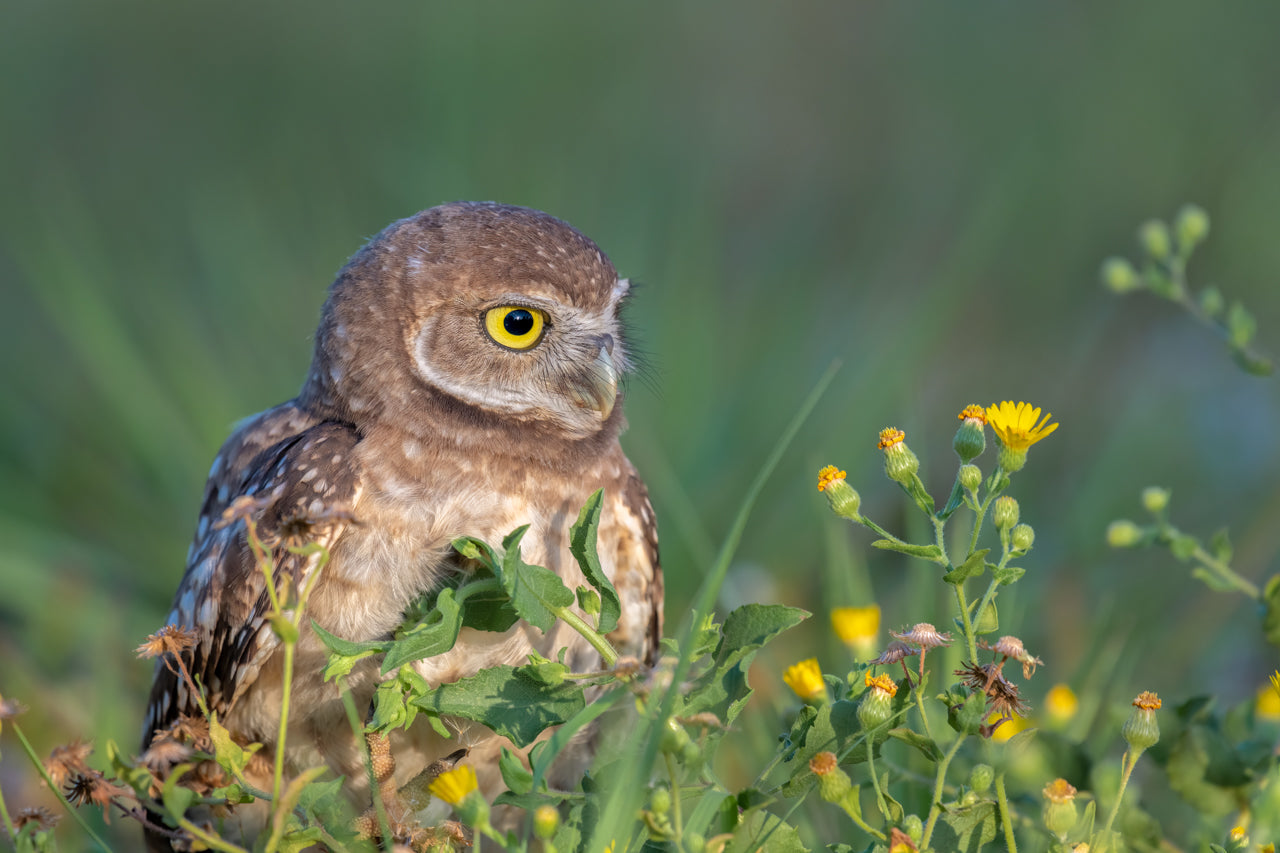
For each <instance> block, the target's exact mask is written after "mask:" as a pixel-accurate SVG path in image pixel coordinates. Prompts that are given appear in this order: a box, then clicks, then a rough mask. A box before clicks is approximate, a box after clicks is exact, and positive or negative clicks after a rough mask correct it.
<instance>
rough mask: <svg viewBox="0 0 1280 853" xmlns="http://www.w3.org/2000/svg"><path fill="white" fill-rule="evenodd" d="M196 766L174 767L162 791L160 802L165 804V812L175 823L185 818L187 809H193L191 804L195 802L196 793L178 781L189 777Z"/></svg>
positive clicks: (180, 765)
mask: <svg viewBox="0 0 1280 853" xmlns="http://www.w3.org/2000/svg"><path fill="white" fill-rule="evenodd" d="M194 766H195V765H193V764H190V763H187V764H179V765H177V766H176V767H174V768H173V769H172V770H170V771H169V776H168V778H166V779H165V780H164V786H163V787H162V788H161V789H160V802H161V803H163V804H164V810H165V812H166V813H167V814H168V815H169V816H170V817H171V818H173V819H174V820H175V821H177V820H178V819H179V818H182V817H183V816H185V815H186V813H187V809H189V808H191V804H192V803H193V802H194V801H195V798H196V792H195V791H193V790H191V789H190V788H186V787H183V786H182V785H179V784H178V780H180V779H181V778H182V777H183V776H185V775H187V773H188V772H189V771H190V770H191V768H192V767H194Z"/></svg>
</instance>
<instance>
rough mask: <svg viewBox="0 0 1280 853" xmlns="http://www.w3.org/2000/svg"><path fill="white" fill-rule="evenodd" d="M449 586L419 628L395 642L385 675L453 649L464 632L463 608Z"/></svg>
mask: <svg viewBox="0 0 1280 853" xmlns="http://www.w3.org/2000/svg"><path fill="white" fill-rule="evenodd" d="M455 595H456V594H455V592H454V590H452V589H451V588H449V587H445V588H444V589H442V590H440V594H439V595H437V596H436V604H435V608H434V609H433V610H432V611H431V612H430V613H429V614H427V616H426V618H424V619H423V620H422V621H421V622H419V623H418V624H417V625H414V626H413V627H412V628H410V629H409V630H408V631H405V632H404V634H403V635H402V636H400V637H399V638H397V639H396V640H393V641H392V643H391V647H390V648H389V649H387V656H386V658H385V659H384V660H383V661H382V674H383V675H386V674H387V673H388V672H391V670H393V669H399V668H400V667H401V666H403V665H405V664H406V663H409V662H410V661H415V660H422V659H423V658H429V657H433V656H435V655H438V654H443V653H444V652H447V651H449V650H450V649H452V648H453V644H454V643H455V642H457V640H458V632H459V631H461V630H462V606H461V605H459V604H458V601H457V598H456V597H455Z"/></svg>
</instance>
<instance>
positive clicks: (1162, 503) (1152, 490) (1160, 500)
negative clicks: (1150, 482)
mask: <svg viewBox="0 0 1280 853" xmlns="http://www.w3.org/2000/svg"><path fill="white" fill-rule="evenodd" d="M1142 505H1143V506H1144V507H1146V508H1147V512H1154V513H1159V512H1163V511H1164V508H1165V507H1167V506H1168V505H1169V490H1168V489H1161V488H1158V487H1156V486H1149V487H1148V488H1145V489H1143V490H1142Z"/></svg>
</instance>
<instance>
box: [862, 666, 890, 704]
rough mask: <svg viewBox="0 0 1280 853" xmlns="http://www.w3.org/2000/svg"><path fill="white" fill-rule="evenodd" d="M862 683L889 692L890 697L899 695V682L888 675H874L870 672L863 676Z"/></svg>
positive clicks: (873, 688)
mask: <svg viewBox="0 0 1280 853" xmlns="http://www.w3.org/2000/svg"><path fill="white" fill-rule="evenodd" d="M862 683H863V684H865V685H866V686H867V687H870V688H871V689H872V690H878V691H880V692H881V693H886V694H888V696H889V698H890V699H892V698H893V697H894V696H897V695H898V685H897V683H896V682H894V680H893V679H892V678H890V677H889V676H887V675H877V676H874V677H873V676H872V675H871V673H869V672H868V673H867V674H866V675H864V676H863V677H862Z"/></svg>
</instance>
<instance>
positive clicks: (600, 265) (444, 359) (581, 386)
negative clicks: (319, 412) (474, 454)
mask: <svg viewBox="0 0 1280 853" xmlns="http://www.w3.org/2000/svg"><path fill="white" fill-rule="evenodd" d="M628 289H629V285H628V283H627V281H626V279H619V278H618V275H617V272H616V271H615V270H614V268H613V265H612V264H611V263H610V262H609V259H608V258H607V257H605V255H604V253H603V252H601V251H600V249H599V248H597V246H596V245H595V243H593V242H592V241H591V240H589V239H587V238H586V237H585V236H583V235H582V234H580V233H579V232H578V231H576V230H574V229H573V228H572V227H570V226H569V225H567V224H565V223H564V222H561V221H560V220H558V219H555V218H554V217H551V216H548V215H547V214H545V213H541V212H539V211H536V210H530V209H528V208H522V207H512V206H508V205H499V204H491V203H469V202H459V203H454V204H446V205H441V206H440V207H435V208H432V209H430V210H427V211H423V212H422V213H419V214H418V215H417V216H413V217H410V218H409V219H405V220H401V221H400V222H396V223H394V224H392V225H391V226H389V227H388V228H387V229H386V230H384V231H383V232H382V233H381V234H379V235H378V236H377V237H375V238H374V239H373V240H371V241H370V242H369V243H368V245H366V246H365V247H364V248H363V249H361V250H360V252H359V253H357V254H356V255H355V256H354V257H353V258H352V259H351V261H350V262H349V263H348V264H347V266H346V267H345V268H344V269H343V270H342V272H341V273H340V274H339V276H338V279H337V281H335V282H334V284H333V287H332V288H331V289H330V293H329V299H328V301H327V302H326V303H325V307H324V312H323V317H322V319H321V322H320V328H319V330H318V332H317V336H316V352H315V359H314V361H313V363H312V367H311V374H310V376H309V377H308V380H307V384H306V386H305V387H304V389H303V394H302V400H303V401H304V402H309V403H311V404H313V405H318V406H320V407H323V408H327V409H330V410H331V411H334V412H335V413H337V414H339V415H341V416H342V417H344V418H346V419H349V420H351V421H352V422H354V423H357V424H361V423H370V422H373V421H379V420H381V421H389V422H393V423H396V424H398V425H401V426H405V427H410V428H412V426H413V423H414V421H415V419H418V420H419V421H429V420H430V419H431V418H432V417H433V416H436V415H438V414H439V412H440V410H441V409H442V407H443V408H444V409H447V410H449V411H450V412H451V413H452V414H453V415H461V416H463V417H466V418H467V419H468V420H469V421H471V422H473V423H476V424H478V425H481V426H488V425H493V424H495V423H516V424H520V425H521V426H522V427H523V428H528V427H535V428H536V429H537V430H539V431H545V432H553V433H556V434H559V435H562V436H564V437H569V438H583V437H587V436H592V435H596V434H599V433H601V432H611V433H612V432H616V431H617V429H618V427H619V424H620V418H621V414H620V411H619V407H618V406H617V403H618V399H617V398H618V393H619V392H618V379H619V376H620V375H621V374H622V373H624V372H625V371H626V370H627V369H628V367H629V363H628V359H627V352H626V346H625V341H624V340H623V329H622V325H621V321H620V318H619V311H620V309H621V306H622V303H623V302H624V301H625V299H626V296H627V292H628Z"/></svg>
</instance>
